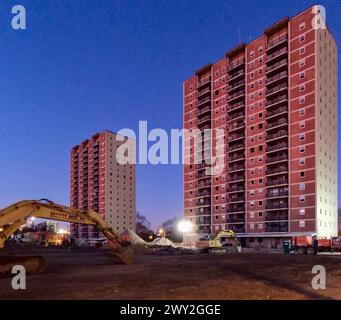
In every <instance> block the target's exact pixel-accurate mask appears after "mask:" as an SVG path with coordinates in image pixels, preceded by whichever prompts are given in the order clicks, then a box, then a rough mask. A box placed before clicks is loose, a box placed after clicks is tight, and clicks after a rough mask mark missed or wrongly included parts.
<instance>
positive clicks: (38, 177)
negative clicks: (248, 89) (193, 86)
mask: <svg viewBox="0 0 341 320" xmlns="http://www.w3.org/2000/svg"><path fill="white" fill-rule="evenodd" d="M15 4H22V5H24V6H25V7H26V10H27V30H25V31H15V30H13V29H12V28H11V18H12V15H11V8H12V6H13V5H15ZM313 4H315V2H314V1H298V0H295V1H293V0H276V1H273V0H262V1H256V0H253V1H251V0H249V1H246V0H244V1H243V0H239V1H228V0H225V1H220V0H210V1H202V0H196V1H180V0H174V1H160V0H159V1H151V0H145V1H114V0H96V1H95V0H72V1H71V0H69V1H66V0H31V1H27V0H20V1H8V0H6V1H4V0H2V1H1V2H0V48H1V50H0V110H1V112H0V117H1V122H0V123H1V125H0V137H1V138H0V150H1V153H0V207H4V206H6V205H7V204H10V203H12V202H14V201H17V200H21V199H29V198H32V199H38V198H42V197H44V198H50V199H52V200H53V201H56V202H60V203H64V204H69V151H70V148H71V147H72V146H73V145H75V144H77V143H79V142H80V141H82V140H84V139H86V138H88V137H89V136H91V135H92V134H94V133H96V132H99V131H103V130H105V129H109V130H111V131H118V130H119V129H121V128H132V129H134V130H137V126H138V121H139V120H147V121H148V126H149V128H150V129H151V128H157V127H159V128H164V129H165V130H167V131H169V130H170V129H171V128H181V127H182V109H183V106H182V84H183V80H185V79H186V78H188V77H190V76H191V75H192V74H193V72H194V71H195V70H197V69H199V68H200V67H201V66H203V65H204V64H206V63H208V62H214V61H216V60H218V59H220V58H221V57H222V56H223V55H224V53H225V52H226V51H227V50H228V49H230V48H232V47H233V46H235V45H236V44H238V43H239V42H240V41H241V40H242V41H246V42H248V41H249V40H250V39H253V38H255V37H257V36H259V35H260V34H261V33H262V32H263V30H264V29H265V28H266V27H268V26H270V25H271V24H273V23H274V22H275V21H277V20H279V19H280V18H282V17H284V16H287V15H288V16H293V15H296V14H297V13H299V12H300V11H302V10H303V9H306V8H307V7H309V6H311V5H313ZM321 4H322V5H324V6H325V8H326V12H327V24H328V25H329V27H330V29H331V30H332V32H333V34H334V36H335V38H336V41H337V43H338V44H339V46H340V43H341V2H340V1H337V0H334V1H322V2H321ZM339 77H340V71H339ZM339 83H340V82H339ZM339 121H340V114H339ZM339 145H340V142H339ZM339 150H340V148H339ZM340 159H341V158H340ZM182 180H183V178H182V166H181V165H158V166H152V165H141V166H138V167H137V209H138V210H139V211H140V212H141V213H143V214H145V215H146V216H147V218H148V219H149V220H150V221H151V222H152V223H153V226H154V227H156V226H157V225H158V224H159V223H161V222H163V221H165V220H167V219H169V218H172V217H174V216H181V215H182V211H183V196H182V190H183V183H182ZM340 180H341V177H340V174H339V181H340ZM339 198H340V196H339Z"/></svg>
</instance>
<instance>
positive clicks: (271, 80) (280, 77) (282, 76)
mask: <svg viewBox="0 0 341 320" xmlns="http://www.w3.org/2000/svg"><path fill="white" fill-rule="evenodd" d="M284 80H285V81H286V82H287V80H288V71H286V70H285V71H282V72H280V73H277V74H275V75H272V76H271V77H267V78H266V85H267V86H269V85H275V84H277V83H278V82H282V81H284Z"/></svg>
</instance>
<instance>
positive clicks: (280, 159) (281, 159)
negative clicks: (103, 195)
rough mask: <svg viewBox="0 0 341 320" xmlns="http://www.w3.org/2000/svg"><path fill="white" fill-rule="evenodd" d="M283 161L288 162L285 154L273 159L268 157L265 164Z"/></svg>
mask: <svg viewBox="0 0 341 320" xmlns="http://www.w3.org/2000/svg"><path fill="white" fill-rule="evenodd" d="M284 160H288V155H287V154H283V155H280V156H275V157H269V156H268V157H267V158H266V163H273V162H278V161H284Z"/></svg>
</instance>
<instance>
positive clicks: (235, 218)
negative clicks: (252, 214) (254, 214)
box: [227, 214, 245, 224]
mask: <svg viewBox="0 0 341 320" xmlns="http://www.w3.org/2000/svg"><path fill="white" fill-rule="evenodd" d="M227 223H232V224H233V223H245V215H244V214H243V215H239V214H231V215H229V216H228V218H227Z"/></svg>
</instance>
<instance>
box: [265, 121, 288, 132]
mask: <svg viewBox="0 0 341 320" xmlns="http://www.w3.org/2000/svg"><path fill="white" fill-rule="evenodd" d="M273 120H274V119H271V120H270V121H271V122H270V121H269V120H268V121H267V123H266V130H267V131H268V130H273V129H275V128H280V127H283V126H287V125H288V119H287V118H280V119H278V120H276V121H273Z"/></svg>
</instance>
